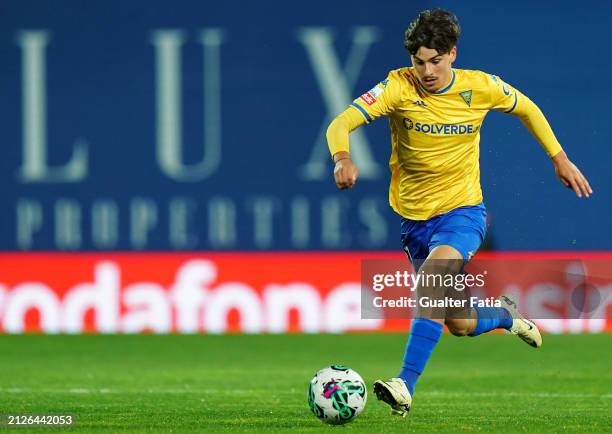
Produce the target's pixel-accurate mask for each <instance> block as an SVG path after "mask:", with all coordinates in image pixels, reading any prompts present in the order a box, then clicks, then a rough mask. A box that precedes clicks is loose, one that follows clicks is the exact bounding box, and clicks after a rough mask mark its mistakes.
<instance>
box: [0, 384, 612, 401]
mask: <svg viewBox="0 0 612 434" xmlns="http://www.w3.org/2000/svg"><path fill="white" fill-rule="evenodd" d="M301 392H302V391H297V390H276V391H275V392H274V394H275V395H295V394H298V393H301ZM0 393H13V394H20V393H28V394H29V393H33V394H37V393H38V394H40V393H45V394H47V393H50V394H128V393H137V394H142V393H149V394H156V393H159V394H215V395H223V394H224V395H250V394H253V393H262V394H263V393H269V391H268V390H266V389H231V390H227V389H193V388H185V389H180V388H155V389H152V388H143V389H116V388H115V389H109V388H101V389H97V388H78V387H75V388H66V389H40V388H0ZM419 396H424V397H426V396H429V397H436V396H439V397H445V398H464V397H481V398H495V397H509V396H511V397H517V398H521V397H522V398H566V399H587V398H590V399H612V393H605V394H594V393H559V392H557V393H538V392H535V393H529V392H501V391H500V392H465V393H463V392H448V391H422V392H419Z"/></svg>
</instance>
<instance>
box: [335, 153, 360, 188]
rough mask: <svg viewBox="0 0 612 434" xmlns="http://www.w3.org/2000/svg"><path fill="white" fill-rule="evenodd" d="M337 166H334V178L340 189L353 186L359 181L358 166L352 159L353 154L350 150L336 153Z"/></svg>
mask: <svg viewBox="0 0 612 434" xmlns="http://www.w3.org/2000/svg"><path fill="white" fill-rule="evenodd" d="M334 161H335V162H336V167H335V168H334V180H335V181H336V187H338V188H339V189H340V190H345V189H347V188H353V186H354V185H355V183H356V182H357V177H358V176H359V172H358V171H357V166H355V164H354V163H353V160H351V155H350V154H349V153H348V152H338V153H337V154H335V155H334Z"/></svg>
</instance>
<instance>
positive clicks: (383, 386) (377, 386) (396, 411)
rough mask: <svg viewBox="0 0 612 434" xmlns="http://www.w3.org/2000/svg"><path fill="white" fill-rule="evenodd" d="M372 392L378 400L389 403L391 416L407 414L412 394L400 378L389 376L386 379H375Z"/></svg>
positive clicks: (404, 415)
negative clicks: (389, 377) (388, 378)
mask: <svg viewBox="0 0 612 434" xmlns="http://www.w3.org/2000/svg"><path fill="white" fill-rule="evenodd" d="M374 394H375V395H376V397H377V398H378V400H379V401H383V402H386V403H387V404H389V406H390V407H391V414H392V415H393V416H399V417H406V415H408V411H410V406H411V405H412V396H410V391H409V390H408V388H407V387H406V383H404V380H402V379H401V378H391V379H390V380H387V381H382V380H376V381H375V382H374Z"/></svg>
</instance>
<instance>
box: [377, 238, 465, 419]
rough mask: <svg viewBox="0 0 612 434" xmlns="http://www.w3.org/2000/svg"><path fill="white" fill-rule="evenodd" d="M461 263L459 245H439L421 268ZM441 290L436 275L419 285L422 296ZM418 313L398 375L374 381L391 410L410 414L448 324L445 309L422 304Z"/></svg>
mask: <svg viewBox="0 0 612 434" xmlns="http://www.w3.org/2000/svg"><path fill="white" fill-rule="evenodd" d="M413 245H414V243H413ZM461 264H462V261H461V255H460V254H459V252H458V251H457V250H456V249H454V248H453V247H452V246H437V247H436V248H434V249H433V250H432V251H431V252H429V254H428V256H427V258H426V259H425V261H423V263H422V265H421V266H420V269H419V271H420V273H422V274H423V275H428V276H433V275H437V274H442V275H444V274H450V273H457V272H459V271H460V269H461ZM439 294H443V290H442V289H441V288H439V287H437V284H436V281H435V280H434V279H432V280H431V281H429V280H422V281H421V283H420V284H419V285H418V286H417V296H418V297H419V298H421V297H428V298H429V299H434V298H437V297H438V295H439ZM415 317H416V318H415V319H414V321H413V322H412V325H411V328H410V335H409V338H408V343H407V345H406V350H405V353H404V359H403V363H402V369H401V371H400V373H399V375H398V377H397V378H392V379H390V380H387V381H382V380H378V381H376V382H375V383H374V393H375V394H376V396H377V397H378V399H380V400H382V401H384V402H386V403H387V404H389V405H390V406H391V414H393V415H397V416H406V415H407V413H408V411H409V409H410V406H411V405H412V394H413V393H414V387H415V385H416V382H417V381H418V379H419V377H420V376H421V374H422V373H423V370H424V369H425V366H426V365H427V362H428V360H429V358H430V356H431V354H432V352H433V350H434V348H435V347H436V345H437V343H438V341H439V339H440V336H441V334H442V330H443V327H444V326H443V322H444V313H443V312H440V310H439V309H433V308H419V310H418V311H417V312H416V315H415Z"/></svg>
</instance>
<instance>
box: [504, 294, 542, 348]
mask: <svg viewBox="0 0 612 434" xmlns="http://www.w3.org/2000/svg"><path fill="white" fill-rule="evenodd" d="M498 300H499V301H500V302H501V305H502V307H503V308H505V309H507V310H508V312H510V316H511V317H512V327H511V328H510V333H512V334H515V335H517V336H518V337H519V338H521V339H522V340H524V341H525V342H527V343H528V344H529V345H531V346H532V347H534V348H540V347H541V346H542V335H541V334H540V330H538V326H536V325H535V324H534V322H533V321H530V320H528V319H526V318H523V315H521V313H520V312H519V311H518V307H517V305H516V302H515V301H514V300H513V299H511V298H510V297H509V296H507V295H502V296H500V297H499V298H498Z"/></svg>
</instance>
